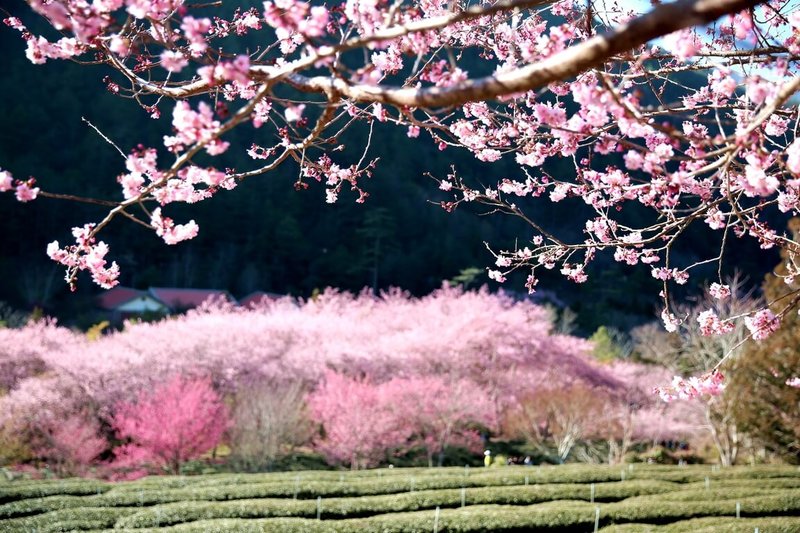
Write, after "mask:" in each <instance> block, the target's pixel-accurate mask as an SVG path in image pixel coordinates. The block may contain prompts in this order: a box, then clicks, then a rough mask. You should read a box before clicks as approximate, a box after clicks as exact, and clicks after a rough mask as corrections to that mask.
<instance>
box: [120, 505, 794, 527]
mask: <svg viewBox="0 0 800 533" xmlns="http://www.w3.org/2000/svg"><path fill="white" fill-rule="evenodd" d="M751 503H752V502H751ZM761 503H762V504H763V507H764V508H768V507H770V505H768V502H761ZM619 505H621V504H609V505H607V506H605V507H603V506H601V516H600V522H601V524H609V523H610V522H612V520H618V519H620V517H619V516H614V515H613V514H609V513H608V511H610V510H611V509H610V508H611V507H613V506H619ZM619 510H621V509H618V511H619ZM691 512H692V511H687V514H688V515H689V516H688V517H690V516H691ZM604 513H605V514H604ZM672 514H677V513H672ZM436 515H437V513H436V512H435V511H433V510H426V511H420V512H411V513H396V514H388V515H378V516H373V517H369V518H358V519H345V520H335V521H318V520H313V519H302V518H267V519H255V520H239V519H212V520H201V521H197V522H191V523H187V524H180V525H176V526H172V527H166V528H162V529H159V530H157V531H158V532H160V533H166V532H175V533H179V532H180V533H193V532H198V533H199V532H207V533H216V532H219V533H223V532H230V533H255V532H276V533H277V532H280V533H301V532H308V533H352V532H367V533H369V532H376V533H377V532H380V533H422V532H429V531H433V526H434V522H435V521H436V520H437V518H436ZM594 520H595V506H594V505H592V504H589V503H586V502H552V503H548V504H541V505H534V506H529V507H508V506H497V505H484V506H472V507H467V508H465V509H442V510H441V511H440V512H439V513H438V531H440V532H442V533H445V532H457V533H467V532H470V533H472V532H485V531H505V532H523V531H532V530H536V531H548V532H551V533H555V532H558V533H567V532H574V531H581V530H584V531H585V530H590V529H591V528H592V526H593V525H594ZM639 520H640V521H641V518H640V519H639ZM798 523H800V519H798V518H797V517H786V516H783V517H776V518H758V519H749V520H748V519H746V518H743V519H740V520H737V519H735V518H733V517H732V516H730V517H722V518H717V517H713V518H707V519H702V520H684V521H680V522H674V523H672V524H670V525H666V526H658V527H656V526H653V525H648V524H635V523H633V524H627V525H619V526H608V527H606V528H605V529H604V533H644V532H653V533H686V532H687V531H692V532H693V533H699V532H702V533H712V532H713V533H733V532H739V531H741V532H743V533H744V532H747V533H750V532H752V531H753V529H754V528H755V527H761V528H763V529H762V530H763V531H765V533H771V532H772V531H775V532H776V533H788V532H790V531H791V532H796V531H797V527H798V526H797V525H798ZM742 526H744V527H742ZM773 527H774V528H775V529H774V530H773V529H772V528H773ZM792 527H793V528H794V529H792ZM747 528H749V529H747ZM768 528H769V529H768ZM778 528H780V529H778ZM115 531H117V532H120V531H130V532H138V533H144V532H147V531H156V530H148V529H116V530H115Z"/></svg>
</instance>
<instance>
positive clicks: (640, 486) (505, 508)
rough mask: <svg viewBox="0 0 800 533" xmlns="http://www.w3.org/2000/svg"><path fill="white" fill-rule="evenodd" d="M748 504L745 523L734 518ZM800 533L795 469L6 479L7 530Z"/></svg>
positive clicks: (0, 494) (2, 527)
mask: <svg viewBox="0 0 800 533" xmlns="http://www.w3.org/2000/svg"><path fill="white" fill-rule="evenodd" d="M737 509H738V515H739V517H738V518H737ZM595 528H597V530H598V531H601V532H603V533H645V532H654V533H683V532H693V533H728V532H737V533H738V532H743V533H753V532H754V531H756V529H757V530H758V532H759V533H800V471H798V469H797V468H796V467H788V466H787V467H773V466H770V467H754V468H750V467H736V468H729V469H722V470H715V469H712V468H711V467H709V466H683V467H676V466H656V465H652V466H651V465H635V466H633V467H625V468H619V467H617V468H613V467H605V466H592V465H567V466H544V467H507V468H497V469H477V468H472V469H465V468H437V469H421V468H420V469H416V468H402V469H401V468H395V469H379V470H367V471H360V472H334V471H305V472H299V473H295V472H284V473H274V474H216V475H206V476H189V477H176V476H164V477H150V478H145V479H141V480H138V481H133V482H126V483H108V482H103V481H95V480H83V479H67V480H61V481H59V480H55V481H53V480H49V481H11V482H7V481H0V531H2V532H5V531H14V532H17V531H19V532H37V533H44V532H51V531H111V530H113V531H116V532H120V531H135V532H145V531H159V532H167V531H174V532H176V533H177V532H233V533H235V532H257V531H258V532H260V531H264V532H292V533H294V532H297V533H301V532H302V533H305V532H308V533H334V532H336V533H344V532H350V531H354V532H355V531H358V532H362V531H365V532H370V531H374V532H386V533H411V532H442V533H443V532H477V531H506V532H508V531H515V532H523V531H546V532H564V533H566V532H577V533H580V532H592V531H595Z"/></svg>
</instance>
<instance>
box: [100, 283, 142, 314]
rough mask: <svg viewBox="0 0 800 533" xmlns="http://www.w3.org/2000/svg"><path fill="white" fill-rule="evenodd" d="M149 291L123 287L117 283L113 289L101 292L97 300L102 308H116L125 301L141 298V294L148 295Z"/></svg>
mask: <svg viewBox="0 0 800 533" xmlns="http://www.w3.org/2000/svg"><path fill="white" fill-rule="evenodd" d="M146 295H147V293H146V292H144V291H140V290H136V289H131V288H130V287H121V286H119V285H117V286H116V287H114V288H113V289H109V290H107V291H105V292H104V293H102V294H100V295H99V296H98V297H97V299H96V301H97V306H98V307H100V308H101V309H108V310H112V309H116V308H117V307H119V306H120V305H122V304H124V303H125V302H129V301H131V300H133V299H134V298H139V297H140V296H146Z"/></svg>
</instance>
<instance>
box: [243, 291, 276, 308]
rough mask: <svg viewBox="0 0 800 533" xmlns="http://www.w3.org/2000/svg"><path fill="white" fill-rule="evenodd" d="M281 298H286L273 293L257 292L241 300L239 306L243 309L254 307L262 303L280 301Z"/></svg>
mask: <svg viewBox="0 0 800 533" xmlns="http://www.w3.org/2000/svg"><path fill="white" fill-rule="evenodd" d="M281 298H284V296H282V295H280V294H274V293H271V292H264V291H256V292H253V293H250V294H248V295H247V296H245V297H244V298H242V299H241V300H239V305H241V306H242V307H254V306H257V305H260V304H262V303H265V302H268V301H274V300H279V299H281Z"/></svg>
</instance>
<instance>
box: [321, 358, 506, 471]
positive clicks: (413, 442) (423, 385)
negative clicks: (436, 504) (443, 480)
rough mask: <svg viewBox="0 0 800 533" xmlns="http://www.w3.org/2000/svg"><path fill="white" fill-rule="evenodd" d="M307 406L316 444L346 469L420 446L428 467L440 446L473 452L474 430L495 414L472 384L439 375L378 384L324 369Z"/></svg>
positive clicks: (491, 422) (476, 447) (477, 443)
mask: <svg viewBox="0 0 800 533" xmlns="http://www.w3.org/2000/svg"><path fill="white" fill-rule="evenodd" d="M309 407H310V409H311V412H312V416H313V417H314V419H315V420H316V421H317V422H318V423H320V424H321V426H322V436H321V438H320V439H318V441H317V448H318V449H319V450H320V451H321V452H322V453H324V454H325V455H326V456H327V457H328V458H329V459H332V460H333V461H335V462H346V463H350V465H351V467H352V468H359V467H360V466H372V465H374V464H376V463H378V462H380V461H381V460H383V459H386V458H388V457H389V456H390V455H391V454H392V453H403V452H408V451H409V450H411V449H413V448H414V447H417V446H419V447H422V448H423V449H424V450H425V454H426V455H427V458H428V464H429V465H430V466H433V460H434V456H437V461H438V463H439V466H441V464H442V460H443V458H444V451H445V448H447V447H448V446H461V447H465V448H467V449H470V450H472V451H473V452H479V451H480V449H481V446H482V441H481V437H480V435H479V433H478V431H477V430H479V429H481V428H490V429H491V428H493V427H494V426H495V425H496V421H497V414H496V413H495V409H494V405H493V403H492V401H491V398H490V397H489V395H488V394H487V393H486V391H484V390H483V389H482V388H481V387H480V386H478V385H476V384H475V383H473V382H471V381H469V380H465V379H461V380H457V381H448V380H445V379H443V378H442V377H440V376H426V377H412V378H394V379H391V380H389V381H387V382H384V383H371V382H369V381H367V380H363V379H356V378H348V377H346V376H343V375H340V374H335V373H328V374H326V376H325V379H324V381H323V382H322V383H321V384H320V386H319V387H318V388H317V389H316V390H315V391H314V392H313V393H312V394H311V395H310V397H309Z"/></svg>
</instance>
